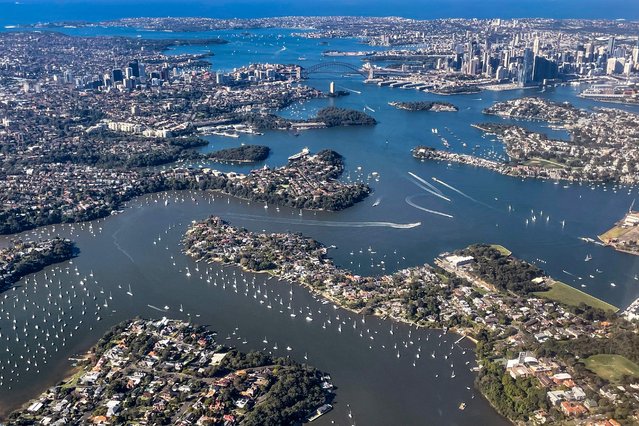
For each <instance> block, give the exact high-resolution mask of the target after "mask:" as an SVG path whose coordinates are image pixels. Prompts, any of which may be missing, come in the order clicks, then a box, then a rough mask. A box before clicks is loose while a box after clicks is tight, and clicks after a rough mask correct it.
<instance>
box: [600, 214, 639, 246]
mask: <svg viewBox="0 0 639 426" xmlns="http://www.w3.org/2000/svg"><path fill="white" fill-rule="evenodd" d="M637 225H639V212H636V211H632V210H631V211H629V212H628V213H627V214H626V215H625V216H624V217H623V218H622V219H621V220H620V221H619V222H617V223H615V226H613V227H612V228H610V229H609V230H607V231H606V232H604V233H603V234H601V235H599V240H601V242H603V243H604V244H606V245H608V246H611V247H613V248H614V249H615V250H618V251H622V252H624V253H630V254H634V255H639V227H638V226H637Z"/></svg>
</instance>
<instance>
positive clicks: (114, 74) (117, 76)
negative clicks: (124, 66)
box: [111, 69, 124, 84]
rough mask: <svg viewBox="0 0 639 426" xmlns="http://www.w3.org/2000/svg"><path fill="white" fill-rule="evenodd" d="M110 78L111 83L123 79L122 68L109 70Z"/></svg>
mask: <svg viewBox="0 0 639 426" xmlns="http://www.w3.org/2000/svg"><path fill="white" fill-rule="evenodd" d="M111 80H113V84H115V83H117V82H120V81H124V74H123V73H122V70H120V69H114V70H113V71H111Z"/></svg>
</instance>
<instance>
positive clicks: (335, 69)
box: [301, 61, 371, 78]
mask: <svg viewBox="0 0 639 426" xmlns="http://www.w3.org/2000/svg"><path fill="white" fill-rule="evenodd" d="M339 73H341V74H360V75H362V76H363V77H364V78H371V71H368V70H365V69H363V68H358V67H357V66H355V65H353V64H349V63H348V62H337V61H330V62H328V61H327V62H320V63H317V64H315V65H311V66H309V67H302V69H301V77H302V78H308V77H309V76H310V75H311V74H339Z"/></svg>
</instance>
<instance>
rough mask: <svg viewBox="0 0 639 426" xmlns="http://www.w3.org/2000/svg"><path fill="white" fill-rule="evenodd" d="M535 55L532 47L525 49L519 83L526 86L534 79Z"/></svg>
mask: <svg viewBox="0 0 639 426" xmlns="http://www.w3.org/2000/svg"><path fill="white" fill-rule="evenodd" d="M533 62H534V56H533V53H532V50H530V48H528V47H527V48H525V49H524V60H523V63H522V66H521V69H520V70H519V85H520V86H526V85H528V84H530V82H531V81H532V74H533Z"/></svg>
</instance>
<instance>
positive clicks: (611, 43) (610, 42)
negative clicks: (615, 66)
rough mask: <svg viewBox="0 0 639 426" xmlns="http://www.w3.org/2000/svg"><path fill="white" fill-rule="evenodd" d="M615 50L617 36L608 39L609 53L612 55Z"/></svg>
mask: <svg viewBox="0 0 639 426" xmlns="http://www.w3.org/2000/svg"><path fill="white" fill-rule="evenodd" d="M614 51H615V38H614V37H610V39H609V40H608V55H612V54H613V53H614Z"/></svg>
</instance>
